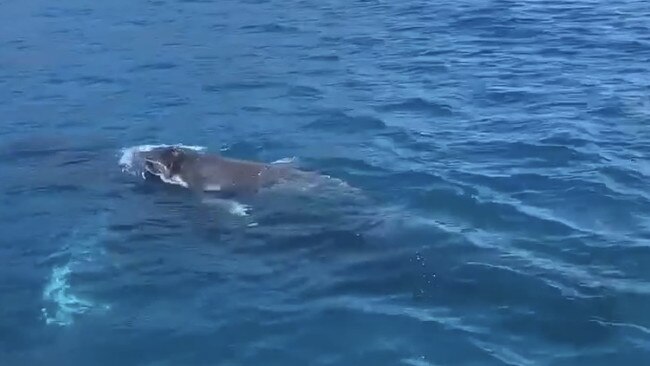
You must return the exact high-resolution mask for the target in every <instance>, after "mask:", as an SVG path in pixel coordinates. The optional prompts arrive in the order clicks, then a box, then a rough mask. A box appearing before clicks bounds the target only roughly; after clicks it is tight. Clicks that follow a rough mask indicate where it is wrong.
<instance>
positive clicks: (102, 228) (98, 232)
mask: <svg viewBox="0 0 650 366" xmlns="http://www.w3.org/2000/svg"><path fill="white" fill-rule="evenodd" d="M96 218H97V221H95V217H94V218H93V220H92V221H91V222H90V223H89V224H88V225H82V226H81V227H78V228H75V229H74V230H73V231H72V232H71V233H70V235H69V236H67V237H66V239H65V240H64V243H63V244H64V245H62V247H61V248H60V249H59V250H58V251H56V252H55V253H52V255H51V256H50V259H51V260H52V261H53V262H54V263H55V264H54V265H53V266H52V271H51V274H50V276H49V278H48V279H47V283H46V284H45V287H44V288H43V293H42V296H43V297H42V299H43V307H42V308H41V313H42V315H43V319H44V320H45V323H46V324H55V325H60V326H70V325H72V324H73V323H74V320H75V318H77V317H79V316H81V315H83V314H85V313H87V312H89V311H98V310H99V311H107V310H109V309H110V305H108V304H104V303H100V302H97V301H96V300H93V299H91V298H90V297H88V296H82V295H80V294H79V291H78V289H77V288H76V287H75V286H73V285H72V283H71V277H72V276H73V275H75V274H78V273H83V272H86V271H97V270H101V269H102V268H103V266H104V265H103V263H102V262H103V260H104V259H105V253H104V249H103V247H102V245H101V244H102V242H103V240H104V239H105V237H106V235H108V231H107V226H106V214H101V215H99V216H97V217H96Z"/></svg>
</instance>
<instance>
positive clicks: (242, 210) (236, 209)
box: [203, 198, 250, 216]
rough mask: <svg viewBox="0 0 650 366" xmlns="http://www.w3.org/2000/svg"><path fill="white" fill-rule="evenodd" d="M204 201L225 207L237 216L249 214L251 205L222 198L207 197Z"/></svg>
mask: <svg viewBox="0 0 650 366" xmlns="http://www.w3.org/2000/svg"><path fill="white" fill-rule="evenodd" d="M203 203H206V204H211V205H217V206H221V207H224V208H226V210H227V211H228V212H229V213H230V214H232V215H235V216H248V212H249V211H250V206H248V205H245V204H243V203H241V202H237V201H233V200H227V199H222V198H206V199H204V200H203Z"/></svg>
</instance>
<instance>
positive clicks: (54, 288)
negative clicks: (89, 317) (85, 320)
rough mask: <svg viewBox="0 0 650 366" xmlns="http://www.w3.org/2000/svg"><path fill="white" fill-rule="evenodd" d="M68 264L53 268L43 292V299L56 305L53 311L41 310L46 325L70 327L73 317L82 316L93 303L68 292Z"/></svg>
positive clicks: (69, 270)
mask: <svg viewBox="0 0 650 366" xmlns="http://www.w3.org/2000/svg"><path fill="white" fill-rule="evenodd" d="M70 272H71V269H70V263H68V264H66V265H64V266H59V267H54V268H53V269H52V275H51V276H50V280H49V282H48V283H47V285H46V286H45V289H44V290H43V299H44V300H46V301H49V302H52V303H54V304H56V306H55V308H54V310H53V311H51V312H50V311H48V310H47V309H46V308H42V309H41V312H42V313H43V317H44V318H45V322H46V323H47V324H57V325H64V326H67V325H70V324H72V323H73V318H74V316H75V315H79V314H83V313H85V312H86V311H87V310H88V309H90V308H92V307H93V305H94V304H93V303H92V302H90V301H88V300H86V299H83V298H80V297H78V296H77V295H75V294H74V293H72V292H71V290H70V283H69V281H70V280H69V279H70Z"/></svg>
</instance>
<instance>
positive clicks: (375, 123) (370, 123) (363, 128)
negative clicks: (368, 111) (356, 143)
mask: <svg viewBox="0 0 650 366" xmlns="http://www.w3.org/2000/svg"><path fill="white" fill-rule="evenodd" d="M306 127H307V128H313V129H318V130H332V131H336V132H341V133H345V132H362V133H367V132H368V131H371V130H383V129H385V128H386V123H384V121H382V120H381V119H379V118H376V117H372V116H367V115H366V116H363V115H361V116H350V115H348V114H346V113H344V112H341V111H335V112H332V113H329V114H326V115H325V116H323V117H319V118H318V119H316V120H315V121H313V122H311V123H309V124H307V125H306Z"/></svg>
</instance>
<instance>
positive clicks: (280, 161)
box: [271, 156, 298, 164]
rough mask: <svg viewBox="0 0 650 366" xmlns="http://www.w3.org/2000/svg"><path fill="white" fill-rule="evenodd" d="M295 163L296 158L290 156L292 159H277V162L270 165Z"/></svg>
mask: <svg viewBox="0 0 650 366" xmlns="http://www.w3.org/2000/svg"><path fill="white" fill-rule="evenodd" d="M297 161H298V158H296V157H295V156H292V157H288V158H282V159H278V160H276V161H274V162H272V163H271V164H291V163H295V162H297Z"/></svg>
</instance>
